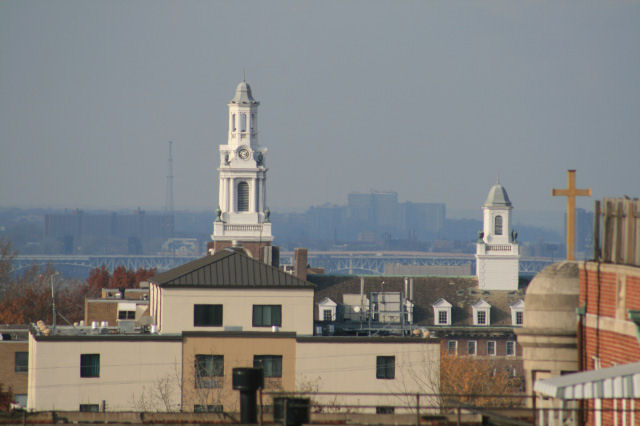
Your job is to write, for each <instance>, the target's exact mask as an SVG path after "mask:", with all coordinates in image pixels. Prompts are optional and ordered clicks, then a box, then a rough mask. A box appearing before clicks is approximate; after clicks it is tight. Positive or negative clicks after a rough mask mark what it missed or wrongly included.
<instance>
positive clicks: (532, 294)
mask: <svg viewBox="0 0 640 426" xmlns="http://www.w3.org/2000/svg"><path fill="white" fill-rule="evenodd" d="M578 275H579V274H578V265H577V264H576V263H575V262H569V261H562V262H559V263H554V264H552V265H549V266H547V267H546V268H544V269H543V270H542V271H540V272H539V273H538V274H537V275H536V276H535V277H534V278H533V280H531V283H529V286H528V287H527V292H526V294H525V297H524V304H525V308H524V312H525V314H524V326H525V328H529V329H565V330H566V331H573V332H575V330H576V308H577V307H578V299H579V296H580V281H579V276H578Z"/></svg>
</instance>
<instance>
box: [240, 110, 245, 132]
mask: <svg viewBox="0 0 640 426" xmlns="http://www.w3.org/2000/svg"><path fill="white" fill-rule="evenodd" d="M240 131H241V132H246V131H247V114H240Z"/></svg>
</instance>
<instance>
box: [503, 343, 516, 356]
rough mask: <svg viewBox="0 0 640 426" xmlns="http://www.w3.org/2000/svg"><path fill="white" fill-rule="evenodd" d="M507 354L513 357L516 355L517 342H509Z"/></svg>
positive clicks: (506, 347) (506, 348)
mask: <svg viewBox="0 0 640 426" xmlns="http://www.w3.org/2000/svg"><path fill="white" fill-rule="evenodd" d="M505 354H506V355H507V356H513V355H515V354H516V342H514V341H508V342H507V344H506V346H505Z"/></svg>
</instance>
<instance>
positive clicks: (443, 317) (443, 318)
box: [438, 309, 449, 325]
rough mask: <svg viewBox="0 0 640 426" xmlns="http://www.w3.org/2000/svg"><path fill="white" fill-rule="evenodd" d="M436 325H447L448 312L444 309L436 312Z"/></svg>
mask: <svg viewBox="0 0 640 426" xmlns="http://www.w3.org/2000/svg"><path fill="white" fill-rule="evenodd" d="M438 324H444V325H446V324H449V312H448V311H447V310H445V309H440V310H439V311H438Z"/></svg>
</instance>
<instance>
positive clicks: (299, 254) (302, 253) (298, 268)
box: [293, 248, 307, 280]
mask: <svg viewBox="0 0 640 426" xmlns="http://www.w3.org/2000/svg"><path fill="white" fill-rule="evenodd" d="M293 275H295V276H296V277H298V278H300V279H301V280H306V279H307V249H306V248H297V249H296V250H295V260H294V269H293Z"/></svg>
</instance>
